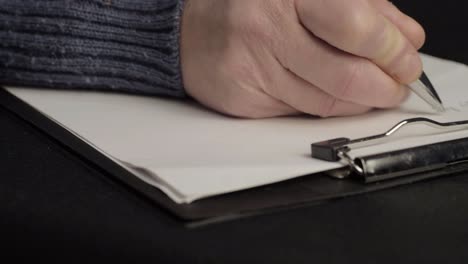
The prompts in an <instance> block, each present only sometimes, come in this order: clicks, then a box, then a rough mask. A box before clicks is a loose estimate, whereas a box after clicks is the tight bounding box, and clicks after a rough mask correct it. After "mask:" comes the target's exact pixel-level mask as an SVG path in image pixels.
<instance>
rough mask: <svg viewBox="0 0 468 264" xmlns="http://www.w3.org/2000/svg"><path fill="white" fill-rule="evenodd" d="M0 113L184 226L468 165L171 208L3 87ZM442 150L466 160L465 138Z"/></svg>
mask: <svg viewBox="0 0 468 264" xmlns="http://www.w3.org/2000/svg"><path fill="white" fill-rule="evenodd" d="M0 110H2V111H5V112H6V113H8V115H9V116H11V117H12V119H14V120H15V121H17V122H20V123H22V124H24V125H28V126H31V127H33V128H34V129H35V130H37V131H38V132H39V133H41V135H43V136H45V137H47V138H48V139H51V140H53V141H54V142H56V143H57V144H59V145H60V146H61V147H63V148H64V149H66V150H67V151H69V152H70V153H72V154H74V155H76V156H77V157H79V158H80V159H81V160H83V161H85V162H86V163H87V164H90V165H91V166H93V167H94V168H96V169H98V170H100V171H101V172H103V173H104V174H105V175H107V176H108V177H109V178H111V179H113V180H115V181H118V182H120V183H122V184H124V185H126V186H128V187H129V188H131V189H132V190H134V191H135V192H137V193H138V194H142V195H144V196H145V197H147V198H148V199H149V200H150V201H152V202H154V203H155V204H156V205H158V206H161V207H163V208H165V209H166V210H167V211H168V212H169V213H171V214H172V215H173V216H175V217H176V218H178V219H179V220H180V221H181V222H182V223H184V224H185V225H187V226H189V227H196V226H199V225H206V224H210V223H216V222H220V221H226V220H232V219H238V218H243V217H248V216H252V215H258V214H265V213H271V212H274V211H278V210H288V209H292V208H297V207H302V206H312V205H314V204H318V203H325V202H330V201H333V200H336V199H342V198H345V197H349V196H353V195H359V194H365V193H369V192H374V191H379V190H383V189H388V188H392V187H397V186H400V185H406V184H411V183H415V182H418V181H421V180H425V179H431V178H436V177H440V176H448V175H455V174H457V173H461V172H465V171H468V162H464V160H458V161H457V162H455V163H454V164H451V165H450V166H445V167H444V168H439V169H433V170H425V171H415V172H414V173H411V174H409V175H405V176H404V177H395V178H393V179H390V180H389V179H387V180H385V181H376V182H371V183H363V181H360V180H339V179H335V178H333V177H330V176H329V175H328V174H327V173H319V174H314V175H309V176H303V177H300V178H296V179H292V180H287V181H283V182H279V183H274V184H270V185H266V186H261V187H256V188H252V189H247V190H243V191H237V192H233V193H229V194H224V195H218V196H214V197H210V198H205V199H201V200H198V201H195V202H193V203H191V204H177V203H175V202H173V201H172V200H171V199H170V198H169V197H168V196H166V195H165V194H164V193H163V192H162V191H160V190H159V189H157V188H156V187H153V186H152V185H149V184H147V183H145V182H144V181H142V180H140V179H139V178H137V177H136V176H135V175H133V174H132V173H131V172H129V171H128V170H127V169H125V168H123V167H122V166H121V165H119V164H118V163H116V162H114V161H112V160H111V159H109V158H108V157H106V156H105V155H104V154H102V153H100V152H99V151H97V150H96V149H95V148H93V147H92V146H90V145H88V144H87V143H86V142H84V141H83V140H81V139H80V138H78V137H77V136H75V135H74V134H73V133H71V132H70V131H68V130H66V129H64V128H63V127H61V126H60V125H58V124H57V123H55V122H54V121H52V120H50V119H49V118H48V117H46V116H45V115H43V114H42V113H40V112H39V111H37V110H36V109H34V108H33V107H31V106H30V105H28V104H27V103H25V102H24V101H22V100H21V99H19V98H17V97H16V96H14V95H13V94H11V93H10V92H8V91H7V90H6V89H3V88H0ZM434 146H441V145H440V144H439V143H438V144H435V145H429V146H423V147H422V148H416V149H411V150H410V149H408V150H399V152H401V153H404V152H405V151H416V152H417V153H422V152H421V151H425V149H424V148H427V147H429V148H431V149H432V148H433V147H434ZM443 146H444V147H445V149H443V151H447V149H448V148H450V146H459V147H458V148H457V153H465V154H466V156H464V155H461V156H463V157H465V158H467V160H468V139H459V140H456V141H450V142H444V145H443ZM418 151H419V152H418ZM387 154H389V153H387ZM391 154H398V153H391ZM384 157H388V155H384ZM367 158H372V157H367ZM375 158H382V155H377V156H375ZM458 158H459V157H458Z"/></svg>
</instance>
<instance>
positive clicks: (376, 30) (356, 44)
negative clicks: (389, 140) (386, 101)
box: [296, 0, 422, 83]
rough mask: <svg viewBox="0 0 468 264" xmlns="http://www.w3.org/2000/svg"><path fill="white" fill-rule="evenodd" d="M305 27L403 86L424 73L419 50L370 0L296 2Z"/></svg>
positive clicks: (308, 0)
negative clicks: (361, 58) (360, 58)
mask: <svg viewBox="0 0 468 264" xmlns="http://www.w3.org/2000/svg"><path fill="white" fill-rule="evenodd" d="M296 10H297V13H298V16H299V19H300V21H301V22H302V24H303V25H304V26H305V27H306V28H307V29H308V30H309V31H310V32H312V33H313V34H314V35H315V36H317V37H319V38H321V39H322V40H324V41H326V42H327V43H329V44H330V45H332V46H335V47H337V48H339V49H341V50H343V51H346V52H348V53H351V54H354V55H357V56H360V57H365V58H367V59H369V60H371V61H373V62H374V63H375V64H377V65H378V66H379V67H380V68H382V69H383V70H384V71H385V72H386V73H387V74H388V75H390V76H392V77H393V78H394V79H396V80H398V81H399V82H401V83H410V82H412V81H414V80H416V79H417V78H418V77H419V76H420V75H421V72H422V62H421V58H420V56H419V54H418V52H417V50H416V48H415V47H414V46H413V45H412V44H411V42H410V41H409V40H408V39H407V38H406V37H405V36H404V34H402V33H401V31H400V30H399V29H398V27H397V26H395V25H394V24H393V23H392V22H390V20H388V19H387V18H386V17H385V16H384V15H382V14H381V13H380V12H379V11H378V10H377V9H376V8H375V7H374V6H373V5H371V4H370V3H369V2H368V1H367V0H353V1H350V0H316V1H310V0H296Z"/></svg>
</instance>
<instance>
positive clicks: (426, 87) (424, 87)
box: [408, 72, 445, 112]
mask: <svg viewBox="0 0 468 264" xmlns="http://www.w3.org/2000/svg"><path fill="white" fill-rule="evenodd" d="M408 87H409V88H410V89H411V90H412V91H413V92H414V93H415V94H416V95H418V96H419V97H420V98H421V99H423V100H424V101H425V102H426V103H428V104H429V105H430V106H431V107H432V108H433V109H434V110H435V111H437V112H444V111H445V108H444V106H443V104H442V100H440V97H439V95H438V94H437V92H436V90H435V88H434V86H433V85H432V83H431V81H430V80H429V78H428V77H427V75H426V73H424V72H423V73H422V75H421V77H420V78H419V79H418V80H417V81H415V82H413V83H411V84H409V85H408Z"/></svg>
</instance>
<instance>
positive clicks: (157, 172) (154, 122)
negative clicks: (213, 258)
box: [8, 55, 468, 203]
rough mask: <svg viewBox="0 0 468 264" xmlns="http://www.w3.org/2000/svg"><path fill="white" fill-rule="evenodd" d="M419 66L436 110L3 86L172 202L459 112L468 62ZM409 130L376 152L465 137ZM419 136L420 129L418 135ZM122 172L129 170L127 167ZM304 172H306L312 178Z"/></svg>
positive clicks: (300, 166) (412, 102) (466, 115)
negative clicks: (246, 108)
mask: <svg viewBox="0 0 468 264" xmlns="http://www.w3.org/2000/svg"><path fill="white" fill-rule="evenodd" d="M423 62H424V67H425V72H426V73H427V75H428V76H429V78H430V79H431V81H432V82H433V84H434V86H435V87H436V89H437V91H438V92H439V95H440V97H441V98H442V100H443V101H444V103H445V105H446V106H449V109H448V111H447V112H446V113H444V114H442V115H437V114H432V112H431V109H430V108H429V107H428V106H426V105H425V103H424V102H422V101H421V100H420V99H419V98H417V97H416V96H411V97H410V99H409V100H408V101H407V102H406V103H405V104H404V105H403V106H402V107H401V108H399V109H396V110H385V111H373V112H371V113H368V114H365V115H361V116H356V117H347V118H329V119H317V118H311V117H287V118H284V117H283V118H272V119H263V120H242V119H235V118H229V117H226V116H223V115H220V114H217V113H214V112H212V111H210V110H206V109H204V108H202V107H200V106H198V105H196V104H193V103H187V102H185V101H178V100H168V99H163V98H154V97H143V96H134V95H124V94H117V93H99V92H84V91H57V90H45V89H25V88H13V87H8V90H9V91H10V92H12V93H13V94H15V95H16V96H18V97H19V98H21V99H23V100H24V101H26V102H27V103H29V104H30V105H32V106H34V107H35V108H36V109H38V110H39V111H41V112H43V113H44V114H46V115H48V116H50V117H51V118H52V119H54V120H56V121H57V122H58V123H61V124H62V125H63V126H65V127H66V128H67V129H69V130H71V131H73V132H74V133H76V134H77V135H79V136H80V137H82V138H84V139H86V140H87V141H89V142H90V143H91V144H93V145H94V146H95V147H96V148H97V149H99V150H100V151H102V152H104V153H106V154H107V155H109V157H111V158H113V159H115V160H116V161H119V162H120V161H122V162H126V163H129V164H132V165H134V166H137V167H142V168H145V169H147V170H148V171H150V172H151V173H148V174H139V173H137V172H135V174H136V175H137V176H138V177H140V178H141V179H142V180H144V181H146V182H148V183H150V184H152V185H154V186H155V187H158V188H160V189H161V190H163V191H164V192H165V193H166V194H167V195H168V196H169V197H171V198H172V199H173V200H174V201H175V202H177V203H190V202H193V201H195V200H197V199H201V198H205V197H209V196H213V195H218V194H222V193H228V192H233V191H237V190H242V189H247V188H251V187H256V186H260V185H265V184H269V183H274V182H278V181H283V180H287V179H291V178H295V177H299V176H304V175H308V174H312V173H316V172H320V171H325V170H330V169H334V168H338V167H341V166H342V165H341V164H339V163H329V162H322V161H318V160H314V159H312V158H310V144H311V143H312V142H316V141H321V140H326V139H331V138H335V137H343V136H345V137H350V138H357V137H363V136H369V135H374V134H379V133H382V132H385V131H386V130H387V129H389V128H390V127H391V126H393V125H394V124H396V123H397V122H399V121H401V120H402V119H406V118H410V117H417V116H425V117H429V118H432V119H434V120H437V121H441V122H444V121H455V120H464V119H468V89H466V87H467V84H468V67H467V66H465V65H463V64H458V63H454V62H449V61H444V60H440V59H437V58H433V57H430V56H427V55H424V56H423ZM437 132H438V131H436V130H434V129H433V128H427V127H423V126H422V127H416V128H409V129H406V130H404V131H403V133H400V134H399V136H398V137H397V138H395V139H394V140H393V141H392V143H391V144H382V145H377V146H373V147H370V148H366V149H362V150H360V151H358V152H356V153H358V154H363V153H366V154H368V153H374V152H375V153H377V152H380V151H388V150H393V149H401V148H405V147H410V146H416V145H423V144H428V143H432V142H435V141H443V140H449V139H454V138H460V137H463V136H468V132H467V131H458V132H453V133H448V134H433V133H437ZM421 133H422V134H425V135H424V136H421V135H420V134H421ZM128 169H129V170H131V168H128ZM312 177H313V176H312Z"/></svg>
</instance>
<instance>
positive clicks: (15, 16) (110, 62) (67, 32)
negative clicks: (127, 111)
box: [0, 0, 184, 96]
mask: <svg viewBox="0 0 468 264" xmlns="http://www.w3.org/2000/svg"><path fill="white" fill-rule="evenodd" d="M182 2H183V0H88V1H79V0H74V1H37V0H25V1H13V0H0V39H1V41H0V84H5V85H20V86H34V87H52V88H72V89H75V88H76V89H93V90H94V89H107V90H118V91H125V92H136V93H144V94H159V95H170V96H183V95H184V90H183V87H182V77H181V70H180V59H179V33H180V30H179V21H180V14H181V9H182Z"/></svg>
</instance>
